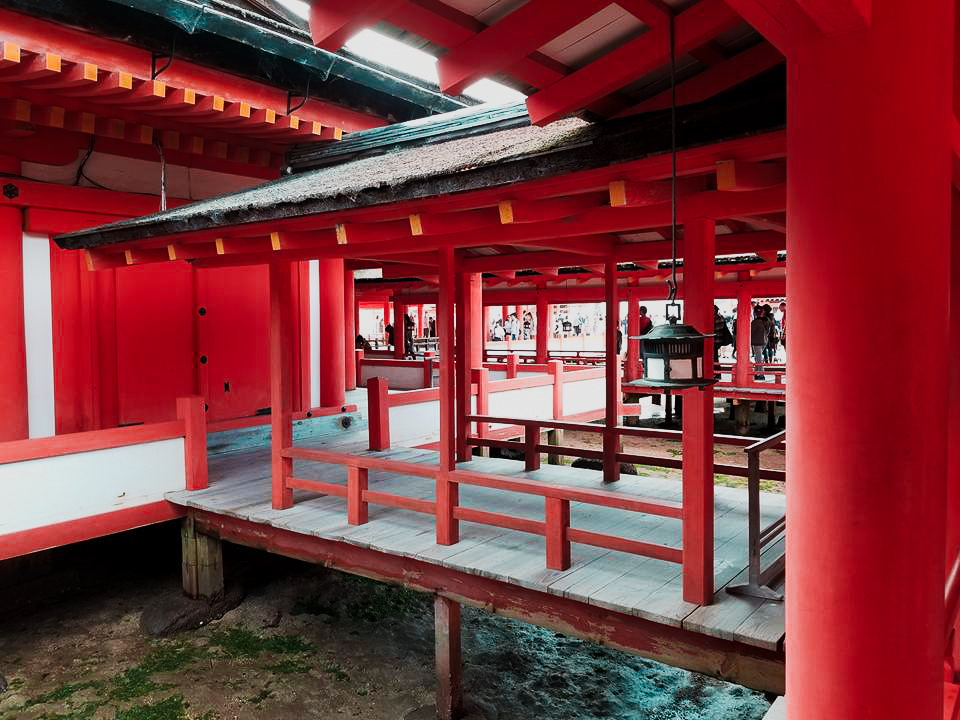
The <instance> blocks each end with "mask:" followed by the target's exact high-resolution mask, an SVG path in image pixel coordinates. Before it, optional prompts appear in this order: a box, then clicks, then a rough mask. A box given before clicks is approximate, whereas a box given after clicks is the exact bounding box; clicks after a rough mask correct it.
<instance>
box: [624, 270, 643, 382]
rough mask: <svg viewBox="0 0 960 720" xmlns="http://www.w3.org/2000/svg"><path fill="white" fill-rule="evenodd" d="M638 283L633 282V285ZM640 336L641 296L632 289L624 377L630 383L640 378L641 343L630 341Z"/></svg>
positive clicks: (628, 302) (629, 302)
mask: <svg viewBox="0 0 960 720" xmlns="http://www.w3.org/2000/svg"><path fill="white" fill-rule="evenodd" d="M634 282H636V281H635V280H632V281H631V283H634ZM639 336H640V296H639V293H637V291H636V289H635V288H633V287H631V288H630V289H629V290H628V291H627V338H628V339H627V361H626V363H625V367H624V377H625V378H626V380H627V381H628V382H630V381H633V380H637V379H639V378H640V341H639V340H630V339H629V338H637V337H639Z"/></svg>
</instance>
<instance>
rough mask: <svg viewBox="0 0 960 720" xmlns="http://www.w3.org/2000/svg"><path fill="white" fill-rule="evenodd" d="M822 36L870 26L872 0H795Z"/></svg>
mask: <svg viewBox="0 0 960 720" xmlns="http://www.w3.org/2000/svg"><path fill="white" fill-rule="evenodd" d="M796 3H797V4H798V5H799V6H800V7H801V8H803V10H804V11H806V13H807V15H809V16H810V19H811V20H813V22H814V23H816V25H817V27H818V28H820V31H821V32H823V34H824V35H828V36H829V35H839V34H841V33H848V32H855V31H857V30H865V29H866V28H867V27H868V26H869V24H870V15H871V11H872V0H796Z"/></svg>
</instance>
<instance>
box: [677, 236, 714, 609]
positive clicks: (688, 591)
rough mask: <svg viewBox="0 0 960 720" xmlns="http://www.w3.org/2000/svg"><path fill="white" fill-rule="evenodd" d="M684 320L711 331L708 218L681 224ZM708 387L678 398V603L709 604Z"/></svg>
mask: <svg viewBox="0 0 960 720" xmlns="http://www.w3.org/2000/svg"><path fill="white" fill-rule="evenodd" d="M683 238H684V240H683V242H684V258H683V314H684V322H686V323H687V324H688V325H692V326H693V327H694V328H696V329H697V330H698V331H699V332H702V333H706V334H708V335H710V334H712V333H713V295H714V288H713V284H714V280H713V266H714V257H715V255H716V228H715V226H714V221H713V220H707V219H705V218H695V219H690V220H687V221H686V222H685V223H684V226H683ZM703 375H704V377H712V376H713V338H707V340H706V341H705V343H704V348H703ZM713 585H714V581H713V386H708V387H706V388H704V389H703V390H690V391H687V392H685V393H684V398H683V599H684V600H686V601H687V602H691V603H697V604H699V605H709V604H710V603H711V602H712V601H713V591H714V588H713Z"/></svg>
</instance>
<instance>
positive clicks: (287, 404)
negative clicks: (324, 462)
mask: <svg viewBox="0 0 960 720" xmlns="http://www.w3.org/2000/svg"><path fill="white" fill-rule="evenodd" d="M290 280H291V278H290V263H289V262H275V263H271V264H270V428H271V433H272V434H271V441H270V452H271V483H272V487H273V492H272V496H273V507H274V509H276V510H282V509H284V508H288V507H292V506H293V490H291V489H290V488H289V487H287V478H288V477H290V474H291V472H292V471H293V460H291V459H290V458H285V457H282V456H281V454H280V453H281V451H282V450H285V449H286V448H289V447H291V446H292V445H293V353H292V352H291V350H292V347H293V338H294V334H293V318H292V316H291V314H290V307H291V294H292V283H291V282H290Z"/></svg>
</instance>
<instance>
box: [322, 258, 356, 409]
mask: <svg viewBox="0 0 960 720" xmlns="http://www.w3.org/2000/svg"><path fill="white" fill-rule="evenodd" d="M319 262H320V287H319V290H320V406H321V407H340V406H342V405H343V403H344V400H345V396H344V392H345V390H346V375H345V370H344V365H345V358H344V354H345V352H346V348H345V347H344V341H345V339H346V338H345V334H344V325H345V320H344V317H345V312H344V307H345V305H344V288H343V280H344V270H343V260H342V259H334V260H320V261H319ZM351 344H352V343H351Z"/></svg>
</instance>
